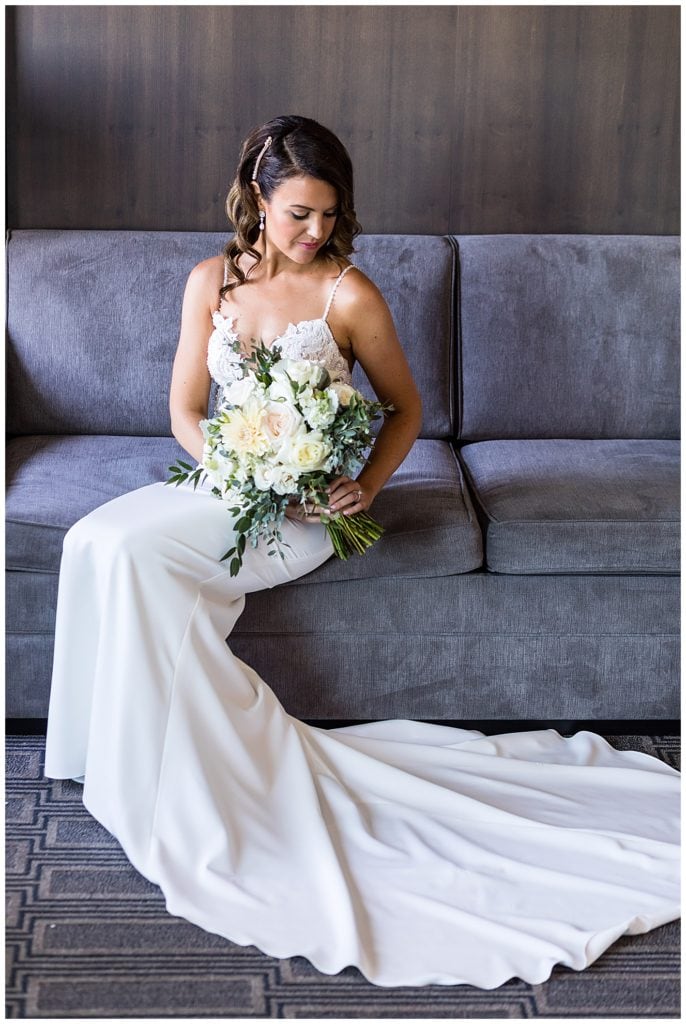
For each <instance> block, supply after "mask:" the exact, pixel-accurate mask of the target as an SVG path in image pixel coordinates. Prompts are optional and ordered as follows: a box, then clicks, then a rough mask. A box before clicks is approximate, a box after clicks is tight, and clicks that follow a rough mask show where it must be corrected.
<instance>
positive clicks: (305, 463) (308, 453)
mask: <svg viewBox="0 0 686 1024" xmlns="http://www.w3.org/2000/svg"><path fill="white" fill-rule="evenodd" d="M330 451H331V445H330V444H329V443H328V442H327V441H325V440H324V438H323V437H322V435H321V433H320V432H319V431H318V430H312V431H310V432H309V433H308V432H307V431H304V430H301V431H299V432H298V433H297V434H296V435H295V436H294V437H293V438H291V440H290V441H289V442H288V443H287V444H286V445H285V446H284V449H283V450H282V458H283V459H284V461H285V462H286V463H288V464H289V465H291V466H293V468H294V469H296V470H297V471H298V472H300V473H311V472H312V471H313V470H315V469H322V468H323V466H324V462H325V460H326V457H327V455H328V454H329V452H330Z"/></svg>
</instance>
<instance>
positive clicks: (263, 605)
mask: <svg viewBox="0 0 686 1024" xmlns="http://www.w3.org/2000/svg"><path fill="white" fill-rule="evenodd" d="M225 239H226V236H225V235H223V234H218V233H169V232H145V231H139V232H120V231H102V232H100V231H92V232H88V231H16V232H13V233H12V234H11V237H10V239H9V246H8V272H9V278H8V282H9V283H8V317H9V344H8V368H7V385H8V396H7V428H8V433H9V437H10V439H9V441H8V446H7V453H6V462H7V470H8V491H7V501H6V514H7V541H6V567H7V587H8V590H7V601H6V609H7V631H8V635H7V699H6V712H7V715H8V716H10V717H13V718H39V719H40V718H44V717H45V716H46V714H47V708H48V695H49V684H50V667H51V653H52V640H53V627H54V611H55V600H56V594H57V580H58V571H59V560H60V552H61V546H62V540H63V537H64V534H65V531H66V530H67V529H68V528H69V527H70V526H71V524H72V523H73V522H75V520H76V519H78V518H79V517H81V516H83V515H85V514H86V513H87V512H88V511H89V510H91V509H92V508H94V507H96V506H97V505H99V504H101V503H103V502H105V501H107V500H109V499H110V498H113V497H115V496H116V495H118V494H121V493H123V492H124V491H127V490H130V489H132V488H135V487H139V486H142V485H143V484H146V483H149V482H151V481H153V480H163V479H165V478H166V476H167V467H168V466H169V465H170V464H171V463H172V462H173V461H174V459H175V458H177V457H178V456H179V455H183V452H182V450H181V449H180V447H179V446H178V444H177V443H176V442H175V440H174V439H173V438H172V437H171V436H170V427H169V415H168V407H167V395H168V387H169V379H170V372H171V363H172V358H173V354H174V350H175V346H176V341H177V337H178V324H179V315H180V306H181V298H182V293H183V287H184V283H185V280H186V277H187V275H188V273H189V271H190V269H191V268H192V267H193V266H194V264H196V263H197V262H199V261H200V260H201V259H204V258H206V257H207V256H209V255H213V254H216V253H218V252H219V251H220V250H221V247H222V246H223V244H224V242H225ZM357 246H358V252H357V253H356V254H355V256H354V257H353V259H354V261H355V262H356V263H357V264H358V265H359V266H360V267H361V268H362V269H363V270H364V271H365V272H367V273H368V274H369V276H370V277H371V278H372V279H373V280H374V281H375V282H376V283H377V284H378V286H379V287H380V289H381V291H382V292H383V293H384V295H385V296H386V298H387V301H388V303H389V305H390V307H391V310H392V312H393V314H394V317H395V321H396V324H397V327H398V333H399V336H400V338H401V341H402V342H403V345H404V347H405V350H406V352H407V354H408V358H409V360H410V363H411V366H412V368H413V371H414V374H415V377H416V380H417V382H418V385H419V387H420V390H421V393H422V396H423V403H424V421H423V426H422V430H421V435H420V438H419V439H418V440H417V442H416V443H415V445H414V447H413V449H412V451H411V452H410V454H409V455H408V457H407V459H406V460H405V462H404V463H403V465H402V466H401V467H400V468H399V469H398V470H397V472H396V473H395V474H394V476H393V477H392V478H391V480H390V481H389V483H388V484H387V486H386V487H385V488H384V490H383V491H382V492H381V494H380V495H379V496H378V498H377V500H376V502H375V504H374V506H373V512H374V514H375V515H376V517H377V518H378V519H379V520H380V521H381V522H382V523H383V524H384V525H385V526H386V528H387V533H386V535H385V536H384V538H383V539H382V540H381V541H380V542H379V543H378V544H377V545H376V546H375V548H374V549H372V551H370V552H369V553H368V554H367V555H366V556H364V557H362V558H360V557H353V558H351V559H350V560H348V561H347V562H342V561H339V560H336V559H332V560H330V561H329V562H327V563H326V564H325V565H323V566H321V567H320V568H319V569H318V570H316V571H315V572H313V573H312V574H311V575H309V576H306V577H303V578H301V579H299V580H297V581H295V582H294V583H292V584H289V585H288V586H285V587H281V588H276V589H274V590H270V591H265V592H262V593H259V594H254V595H250V596H249V597H248V600H247V604H246V610H245V612H244V614H243V616H242V618H241V619H240V621H239V624H238V627H237V630H236V632H235V634H234V635H233V637H232V647H233V649H234V651H235V652H236V654H238V656H239V657H241V658H243V659H244V660H246V661H247V662H249V663H250V664H251V665H253V666H254V667H255V668H256V669H257V670H258V672H260V674H261V675H262V676H263V677H264V678H265V679H266V680H267V681H268V682H269V684H270V686H272V688H273V689H274V690H275V692H276V693H277V695H278V696H279V698H280V699H281V701H282V703H283V704H284V706H285V708H286V710H287V711H289V712H290V713H291V714H294V715H296V716H297V717H299V718H302V719H306V720H308V721H324V720H330V721H356V720H360V719H362V720H364V719H380V718H406V717H407V718H419V719H425V720H450V721H464V722H475V721H484V722H486V721H489V722H492V721H494V720H507V721H513V720H516V721H520V720H523V721H541V720H544V721H548V722H550V721H559V720H565V721H588V720H593V721H596V720H613V721H615V720H631V721H637V720H641V721H645V720H651V721H654V720H675V719H677V718H678V715H679V692H678V691H679V672H678V652H679V644H678V622H679V553H678V545H679V442H678V436H679V396H678V387H679V365H678V363H679V326H678V308H679V302H678V290H679V249H678V239H676V238H674V237H646V236H580V235H492V236H465V237H447V236H410V235H376V236H374V235H371V236H362V237H361V238H360V239H358V242H357ZM355 383H356V384H357V385H358V386H360V387H362V388H363V390H367V391H368V393H371V392H370V391H369V386H368V384H367V382H366V381H365V379H364V376H363V374H362V373H361V371H360V368H359V367H356V369H355ZM227 523H228V516H227Z"/></svg>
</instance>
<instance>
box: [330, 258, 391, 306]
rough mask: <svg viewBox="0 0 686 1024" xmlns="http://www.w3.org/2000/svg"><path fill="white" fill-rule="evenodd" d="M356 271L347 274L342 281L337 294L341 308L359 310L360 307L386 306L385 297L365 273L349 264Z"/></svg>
mask: <svg viewBox="0 0 686 1024" xmlns="http://www.w3.org/2000/svg"><path fill="white" fill-rule="evenodd" d="M349 266H352V267H354V268H355V269H354V271H353V272H352V273H350V274H346V275H345V277H344V278H343V279H342V281H341V283H340V285H339V287H338V291H337V293H336V301H337V302H338V303H339V304H340V306H341V307H348V308H349V309H351V310H352V309H358V308H360V307H367V308H369V307H373V306H378V305H379V304H382V305H384V306H385V305H386V300H385V299H384V297H383V295H382V294H381V292H380V291H379V289H378V288H377V286H376V285H375V284H374V282H373V281H372V280H371V278H369V277H367V275H366V274H365V273H364V271H362V270H360V268H359V267H358V266H356V265H355V264H354V263H349Z"/></svg>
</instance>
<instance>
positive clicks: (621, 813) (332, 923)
mask: <svg viewBox="0 0 686 1024" xmlns="http://www.w3.org/2000/svg"><path fill="white" fill-rule="evenodd" d="M230 525H231V518H230V516H229V514H228V513H227V510H226V508H225V507H224V506H223V505H222V503H221V502H219V501H217V499H216V498H215V497H214V496H213V495H212V494H211V493H210V492H209V490H208V489H207V487H204V488H203V487H201V488H199V489H198V490H197V491H193V489H192V488H191V487H189V486H181V487H178V488H173V487H167V486H165V485H163V484H161V483H157V484H151V485H149V486H147V487H143V488H140V489H139V490H136V491H133V492H131V493H129V494H125V495H123V496H122V497H120V498H116V499H114V500H113V501H110V502H108V503H107V504H105V505H103V506H101V507H100V508H97V509H96V510H95V511H93V512H91V513H90V514H89V515H87V516H86V517H85V518H84V519H82V520H80V522H78V523H76V524H75V526H73V527H72V529H71V530H70V531H69V532H68V534H67V536H66V540H65V544H64V553H63V558H62V565H61V571H60V584H59V598H58V610H57V626H56V642H55V661H54V671H53V682H52V691H51V698H50V710H49V719H48V734H47V745H46V768H45V771H46V775H47V776H49V777H52V778H75V779H78V780H80V781H81V780H82V781H83V783H84V789H83V800H84V804H85V806H86V808H87V809H88V811H89V812H90V813H91V814H92V815H93V816H94V817H95V818H96V819H97V820H98V821H99V822H101V823H102V825H104V827H105V828H106V829H108V831H110V832H111V833H112V834H113V835H114V836H115V837H116V838H117V839H118V841H119V842H120V844H121V846H122V848H123V849H124V851H125V853H126V855H127V857H128V858H129V860H130V861H131V863H132V864H133V865H134V866H135V867H136V868H137V870H138V871H140V872H141V873H142V874H143V875H144V876H145V877H146V878H148V879H149V880H150V881H152V882H154V883H156V884H157V885H159V886H160V888H161V890H162V892H163V893H164V896H165V899H166V905H167V909H168V910H169V912H170V913H171V914H174V915H178V916H181V917H184V918H186V919H187V920H189V921H191V922H193V923H195V924H197V925H199V926H200V927H202V928H205V929H207V930H208V931H211V932H214V933H218V934H220V935H223V936H225V937H226V938H228V939H230V940H231V941H233V942H235V943H239V944H242V945H255V946H257V947H258V948H259V949H260V950H262V951H263V952H265V953H267V954H269V955H271V956H276V957H290V956H296V955H299V956H304V957H306V958H307V959H308V960H310V961H311V963H312V964H313V965H314V966H315V967H316V968H318V969H319V970H320V971H322V972H324V973H326V974H335V973H337V972H339V971H340V970H342V969H343V968H344V967H346V966H348V965H354V966H356V967H357V968H358V969H359V970H360V971H361V972H362V974H363V975H364V976H365V977H366V978H367V979H368V980H369V981H371V982H373V983H374V984H376V985H382V986H405V985H425V984H441V985H452V984H460V983H468V984H471V985H476V986H479V987H481V988H486V989H490V988H495V987H496V986H498V985H501V984H502V983H503V982H505V981H507V980H508V979H509V978H511V977H513V976H516V977H519V978H522V979H524V980H525V981H527V982H530V983H539V982H542V981H544V980H545V979H546V978H548V977H549V975H550V972H551V970H552V968H553V966H554V965H555V964H558V963H560V964H566V965H567V966H569V967H571V968H573V969H575V970H581V969H583V968H584V967H586V966H587V965H588V964H590V963H592V962H593V961H594V960H595V959H596V958H597V957H598V956H599V955H600V954H601V953H602V952H603V951H604V950H605V949H606V948H607V947H608V946H609V945H610V944H611V943H612V942H613V941H615V939H617V938H618V937H619V936H620V935H622V934H625V933H633V934H636V933H639V932H645V931H648V930H649V929H651V928H654V927H656V926H658V925H660V924H663V923H665V922H667V921H671V920H674V919H675V918H676V917H678V915H679V910H678V900H679V856H678V841H679V825H678V821H679V774H678V772H676V771H675V770H674V769H672V768H671V767H669V766H668V765H666V764H664V763H662V762H661V761H659V760H657V759H656V758H653V757H650V756H648V755H646V754H642V753H639V752H619V751H616V750H614V749H613V748H612V747H611V746H610V745H609V744H607V743H606V742H605V741H604V740H603V739H602V738H601V737H599V736H597V735H595V734H594V733H592V732H587V731H580V732H578V733H576V734H575V735H574V736H573V737H571V738H569V739H565V738H563V737H562V736H561V735H560V734H559V733H558V732H557V731H555V730H554V729H544V730H537V731H531V732H519V733H509V734H504V735H499V736H485V735H484V734H483V733H481V732H478V731H475V730H465V729H457V728H452V727H449V726H443V725H429V724H426V723H421V722H413V721H409V720H405V719H395V720H390V721H383V722H376V723H369V724H366V725H356V726H347V727H344V728H338V729H331V730H326V729H319V728H314V727H311V726H307V725H306V724H304V723H303V722H300V721H298V720H297V719H296V718H293V717H292V716H291V715H289V714H287V713H286V711H285V710H284V708H283V707H282V705H281V704H280V702H279V700H278V699H277V697H276V695H275V694H274V693H273V691H272V690H271V689H270V688H269V686H268V685H267V684H266V683H265V682H264V681H263V680H262V679H260V677H259V676H258V675H257V673H256V672H255V671H253V670H252V669H251V668H250V666H248V665H246V664H245V663H244V662H242V661H241V660H240V659H238V658H237V657H235V656H234V655H233V654H232V652H231V649H230V646H229V645H228V644H227V642H226V640H225V638H226V637H228V636H229V635H230V633H231V631H232V629H233V626H234V624H235V622H236V620H237V618H238V616H239V615H240V614H241V611H242V610H243V607H244V603H245V595H246V594H247V593H250V592H252V591H256V590H259V589H262V588H265V587H272V586H276V585H278V584H279V583H282V582H284V581H286V580H290V579H295V578H296V577H298V576H301V575H303V574H305V573H308V572H310V571H312V570H313V569H314V568H316V567H317V566H318V565H320V564H321V563H322V562H324V561H325V560H326V559H327V558H329V557H330V556H331V555H332V553H333V552H332V547H331V543H330V541H329V539H328V537H327V535H326V532H325V530H324V528H323V527H322V526H321V525H320V524H311V523H308V524H305V523H298V522H294V521H292V520H287V521H286V523H285V524H284V537H285V539H286V540H287V542H288V543H289V544H290V545H291V547H290V549H285V553H286V558H285V560H284V561H282V560H281V559H280V558H279V557H274V556H268V555H267V550H266V549H265V548H264V547H263V546H262V545H259V546H258V547H257V548H256V549H253V548H251V547H250V546H248V548H247V549H246V555H245V562H244V566H243V568H242V570H241V572H240V573H239V575H238V576H236V577H231V576H230V574H229V571H228V568H227V567H226V563H220V562H219V558H220V556H221V554H222V553H223V552H224V551H225V550H226V548H227V547H228V546H229V545H230ZM303 685H306V681H304V684H303Z"/></svg>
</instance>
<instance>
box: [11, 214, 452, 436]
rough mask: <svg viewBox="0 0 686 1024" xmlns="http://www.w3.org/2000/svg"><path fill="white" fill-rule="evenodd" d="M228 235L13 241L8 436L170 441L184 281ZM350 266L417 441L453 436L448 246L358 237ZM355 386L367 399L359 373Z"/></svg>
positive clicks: (57, 235) (69, 234)
mask: <svg viewBox="0 0 686 1024" xmlns="http://www.w3.org/2000/svg"><path fill="white" fill-rule="evenodd" d="M227 238H228V234H227V233H223V232H168V231H38V230H24V231H15V232H12V235H11V238H10V242H9V248H8V272H9V281H8V329H9V343H8V368H7V375H8V409H7V426H8V430H9V432H10V433H11V434H15V435H25V434H114V435H117V434H130V435H151V436H168V435H169V434H170V431H171V428H170V421H169V411H168V395H169V384H170V381H171V370H172V361H173V357H174V352H175V350H176V345H177V342H178V334H179V324H180V319H181V303H182V298H183V291H184V287H185V283H186V279H187V277H188V274H189V273H190V271H191V270H192V268H193V267H194V266H195V264H196V263H199V262H200V261H201V260H203V259H206V258H207V257H209V256H214V255H216V254H218V253H219V252H221V250H222V248H223V246H224V244H225V242H226V240H227ZM357 247H358V249H359V252H358V253H356V254H355V255H354V256H353V259H354V261H355V263H357V264H358V265H359V266H360V267H361V269H362V270H364V271H365V272H366V273H368V274H369V276H370V277H371V278H372V280H373V281H375V283H376V284H377V285H378V287H379V288H380V290H381V291H382V293H383V294H384V295H385V297H386V299H387V301H388V303H389V306H390V307H391V310H392V312H393V315H394V318H395V320H396V324H397V327H398V333H399V335H400V338H401V341H402V343H403V345H404V347H405V349H406V351H407V355H408V358H409V360H410V363H411V365H412V369H413V371H414V372H415V374H416V378H417V381H418V384H419V386H420V388H421V389H422V392H423V397H424V410H425V412H424V426H423V430H422V436H424V437H448V436H450V434H451V431H452V425H453V424H452V409H451V399H452V380H453V372H452V357H451V350H452V344H451V341H452V339H451V331H452V323H453V309H452V307H453V303H452V283H453V275H454V256H453V254H454V246H453V245H452V244H451V242H450V241H449V240H448V239H447V238H441V237H434V236H424V237H422V236H419V237H417V236H402V235H395V236H388V235H380V236H364V237H362V238H360V239H359V240H358V241H357ZM355 383H356V385H357V386H361V387H362V388H363V389H364V390H366V391H368V393H370V394H371V389H370V388H369V385H368V383H366V381H365V377H364V374H363V373H362V371H361V369H360V368H359V367H356V369H355Z"/></svg>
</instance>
